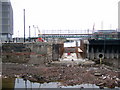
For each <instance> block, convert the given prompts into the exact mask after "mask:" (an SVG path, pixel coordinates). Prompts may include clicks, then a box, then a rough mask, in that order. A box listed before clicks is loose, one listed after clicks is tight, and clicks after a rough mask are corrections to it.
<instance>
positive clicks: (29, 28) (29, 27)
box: [29, 26, 30, 42]
mask: <svg viewBox="0 0 120 90" xmlns="http://www.w3.org/2000/svg"><path fill="white" fill-rule="evenodd" d="M29 42H30V26H29Z"/></svg>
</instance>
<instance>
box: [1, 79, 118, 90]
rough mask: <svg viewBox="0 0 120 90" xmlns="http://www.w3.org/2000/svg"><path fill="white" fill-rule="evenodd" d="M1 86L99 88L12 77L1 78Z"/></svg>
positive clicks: (116, 89) (93, 85)
mask: <svg viewBox="0 0 120 90" xmlns="http://www.w3.org/2000/svg"><path fill="white" fill-rule="evenodd" d="M2 87H3V88H14V90H15V89H17V88H31V89H32V88H91V89H95V88H99V86H96V85H95V84H81V85H74V86H62V84H61V83H60V82H49V83H36V82H30V81H29V80H26V81H25V80H23V79H22V78H16V79H15V78H14V79H13V78H12V79H3V80H2ZM112 90H120V88H115V89H112Z"/></svg>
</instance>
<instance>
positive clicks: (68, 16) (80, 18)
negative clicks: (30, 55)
mask: <svg viewBox="0 0 120 90" xmlns="http://www.w3.org/2000/svg"><path fill="white" fill-rule="evenodd" d="M10 1H11V3H12V7H13V11H14V35H13V37H16V36H19V37H23V32H24V28H23V9H25V10H26V36H27V37H28V35H29V33H28V32H29V26H31V36H34V35H35V33H34V30H35V29H34V28H33V25H34V26H38V27H39V29H40V31H44V30H87V29H89V30H92V29H93V25H94V28H95V30H100V29H116V28H118V1H120V0H10Z"/></svg>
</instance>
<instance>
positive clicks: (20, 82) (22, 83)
mask: <svg viewBox="0 0 120 90" xmlns="http://www.w3.org/2000/svg"><path fill="white" fill-rule="evenodd" d="M59 86H60V82H50V83H42V84H41V83H34V82H30V81H29V80H27V81H24V80H23V79H20V78H17V79H16V80H15V87H14V88H21V87H22V88H59Z"/></svg>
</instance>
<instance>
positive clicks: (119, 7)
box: [118, 1, 120, 32]
mask: <svg viewBox="0 0 120 90" xmlns="http://www.w3.org/2000/svg"><path fill="white" fill-rule="evenodd" d="M118 31H119V32H120V1H119V2H118Z"/></svg>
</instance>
